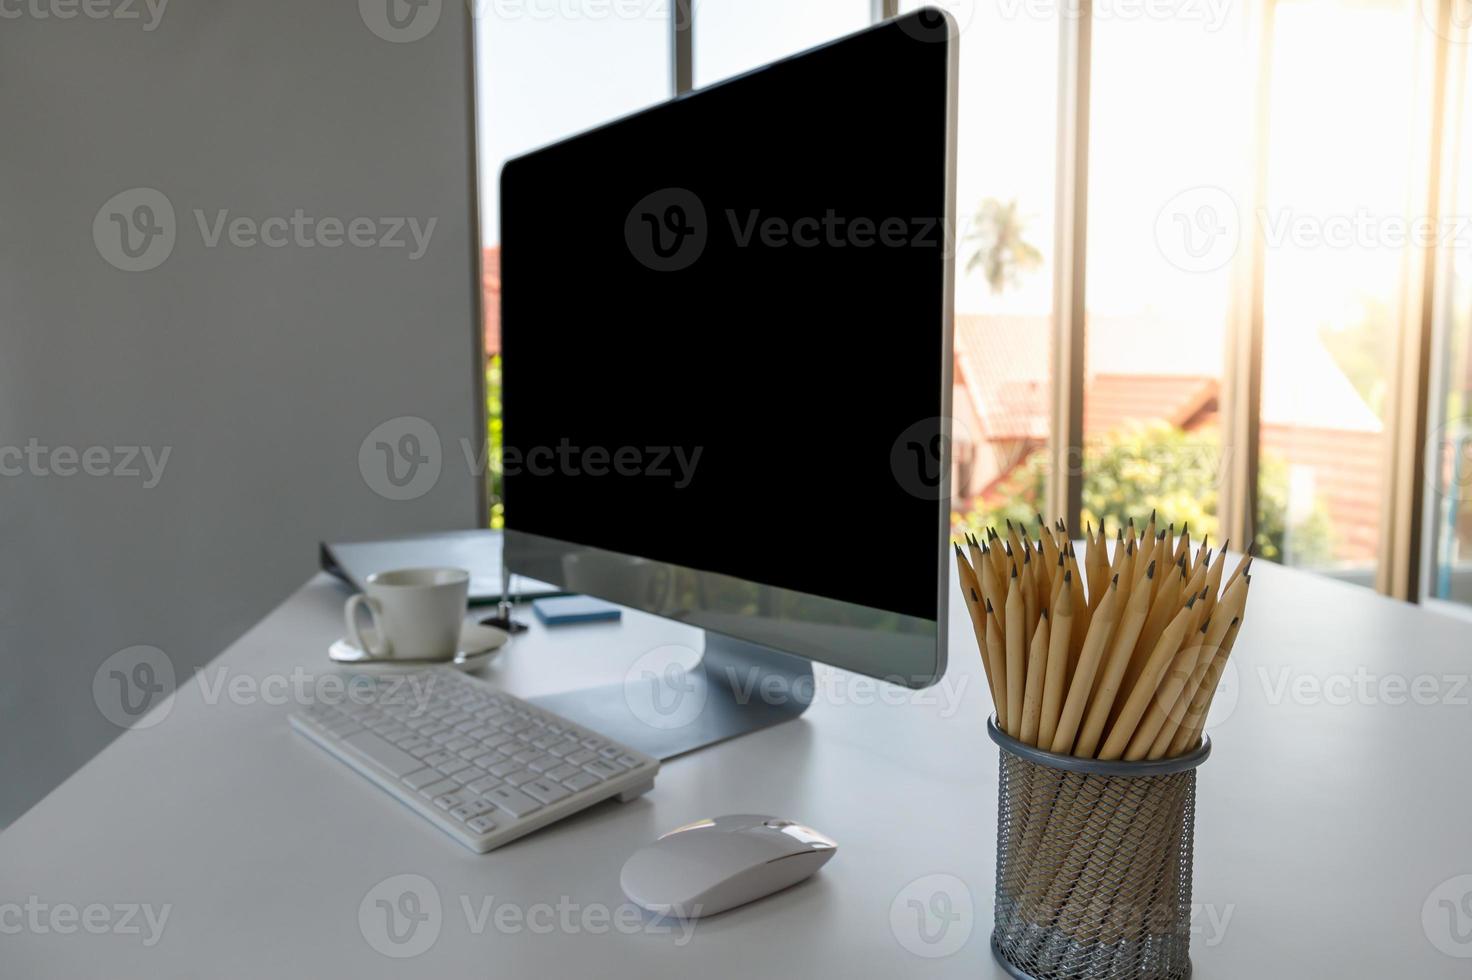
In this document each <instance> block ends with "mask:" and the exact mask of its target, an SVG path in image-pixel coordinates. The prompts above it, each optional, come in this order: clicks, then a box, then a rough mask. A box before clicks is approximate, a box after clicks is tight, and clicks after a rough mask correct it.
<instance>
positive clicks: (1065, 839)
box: [987, 720, 1211, 980]
mask: <svg viewBox="0 0 1472 980" xmlns="http://www.w3.org/2000/svg"><path fill="white" fill-rule="evenodd" d="M987 731H988V732H989V733H990V734H991V737H992V740H993V741H995V742H996V743H997V745H998V746H1000V747H1001V779H1000V784H999V789H998V801H997V803H998V809H997V896H996V924H995V928H994V930H993V932H992V954H993V955H994V956H995V957H996V959H997V961H998V962H999V963H1000V964H1001V965H1002V967H1003V968H1004V969H1005V970H1006V971H1007V972H1008V973H1009V974H1011V975H1012V976H1014V977H1019V978H1022V980H1083V978H1088V980H1143V978H1148V980H1184V978H1186V977H1189V976H1190V975H1191V959H1190V943H1191V936H1190V927H1191V859H1192V837H1193V833H1194V829H1195V816H1196V814H1195V809H1196V767H1197V766H1199V765H1201V763H1202V762H1204V761H1205V760H1206V757H1207V756H1208V755H1209V754H1210V753H1211V745H1210V742H1209V741H1207V740H1205V739H1203V740H1202V744H1201V747H1200V748H1199V749H1197V750H1196V751H1195V752H1193V753H1191V754H1190V755H1187V756H1182V757H1180V758H1177V759H1165V760H1161V761H1158V762H1099V761H1096V760H1092V759H1077V758H1074V757H1072V756H1063V755H1055V754H1053V753H1051V752H1044V751H1042V750H1041V749H1037V748H1034V747H1032V746H1030V745H1024V744H1023V743H1021V742H1019V741H1017V740H1016V739H1014V738H1012V737H1011V736H1009V735H1007V734H1006V733H1004V732H1002V731H1001V730H1000V729H998V728H997V726H996V723H995V720H991V721H988V723H987Z"/></svg>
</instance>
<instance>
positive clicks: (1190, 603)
mask: <svg viewBox="0 0 1472 980" xmlns="http://www.w3.org/2000/svg"><path fill="white" fill-rule="evenodd" d="M1194 605H1196V597H1195V596H1192V597H1191V598H1189V599H1187V600H1186V608H1187V609H1190V608H1191V607H1192V606H1194Z"/></svg>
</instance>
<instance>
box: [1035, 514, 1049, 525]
mask: <svg viewBox="0 0 1472 980" xmlns="http://www.w3.org/2000/svg"><path fill="white" fill-rule="evenodd" d="M1037 514H1038V527H1047V526H1048V522H1047V521H1045V520H1043V512H1042V511H1038V512H1037Z"/></svg>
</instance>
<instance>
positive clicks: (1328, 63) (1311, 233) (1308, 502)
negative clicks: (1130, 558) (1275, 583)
mask: <svg viewBox="0 0 1472 980" xmlns="http://www.w3.org/2000/svg"><path fill="white" fill-rule="evenodd" d="M1413 3H1414V0H1373V2H1361V0H1295V2H1279V3H1278V5H1277V13H1276V29H1275V36H1274V38H1273V46H1274V54H1273V65H1272V71H1273V75H1272V77H1273V82H1272V90H1271V95H1272V109H1271V113H1272V115H1271V127H1270V130H1269V134H1270V135H1269V138H1268V154H1269V161H1270V162H1269V169H1268V200H1267V210H1266V212H1265V213H1263V214H1261V215H1259V216H1258V220H1257V221H1256V222H1255V225H1256V227H1255V228H1254V229H1253V232H1254V233H1255V234H1259V235H1261V236H1263V242H1264V254H1265V255H1266V294H1265V299H1264V307H1263V355H1262V365H1263V366H1262V404H1261V416H1260V417H1261V422H1260V426H1261V429H1260V431H1261V435H1260V446H1261V448H1260V456H1261V461H1260V467H1259V473H1258V514H1257V519H1258V520H1257V523H1258V529H1259V540H1260V541H1264V540H1265V541H1266V542H1267V546H1266V548H1265V551H1264V554H1265V557H1268V558H1272V559H1273V560H1276V561H1282V562H1285V563H1287V564H1290V565H1302V566H1308V567H1312V568H1316V569H1320V570H1323V571H1326V572H1331V573H1332V574H1335V575H1337V576H1339V577H1342V578H1345V579H1348V580H1350V581H1354V582H1358V583H1361V584H1364V585H1369V584H1371V583H1372V582H1373V580H1374V574H1375V568H1376V562H1377V558H1378V554H1379V546H1380V541H1379V537H1380V520H1381V504H1382V499H1383V491H1382V487H1381V484H1382V481H1383V479H1384V473H1385V469H1386V466H1387V461H1388V459H1389V455H1388V445H1387V441H1386V436H1385V425H1384V418H1385V411H1386V405H1385V399H1386V395H1387V388H1388V383H1389V372H1390V371H1391V370H1392V365H1394V364H1395V346H1394V345H1395V343H1396V340H1397V338H1398V336H1399V333H1400V329H1401V326H1400V323H1399V321H1398V309H1397V308H1398V305H1399V302H1400V290H1401V286H1402V284H1401V267H1402V262H1403V257H1404V245H1405V242H1404V238H1403V236H1399V235H1397V229H1399V230H1401V231H1403V230H1404V228H1405V227H1406V222H1407V220H1408V217H1409V216H1408V215H1407V214H1406V207H1407V202H1408V201H1409V200H1410V193H1411V186H1412V178H1411V174H1410V172H1409V164H1410V161H1411V153H1410V151H1409V147H1410V146H1411V143H1412V140H1413V138H1414V136H1413V134H1412V133H1411V132H1410V129H1409V121H1410V119H1411V118H1412V117H1413V115H1414V114H1413V113H1412V112H1411V111H1410V106H1411V105H1412V100H1413V99H1414V95H1415V93H1414V81H1415V72H1414V70H1413V52H1414V38H1413V36H1412V33H1411V31H1412V26H1413V25H1414V24H1416V23H1418V21H1417V20H1416V19H1415V11H1414V10H1413V9H1412V8H1411V7H1408V6H1407V4H1413ZM1326 37H1332V38H1333V39H1334V43H1332V44H1326V43H1324V41H1325V38H1326Z"/></svg>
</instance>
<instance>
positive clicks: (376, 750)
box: [342, 732, 423, 776]
mask: <svg viewBox="0 0 1472 980" xmlns="http://www.w3.org/2000/svg"><path fill="white" fill-rule="evenodd" d="M342 741H343V744H344V745H346V746H348V747H349V748H351V749H353V750H354V751H356V752H358V753H360V754H362V755H365V756H367V757H368V758H369V759H371V760H373V762H374V763H376V764H377V765H378V766H380V767H381V768H383V769H386V770H388V772H389V774H390V775H393V776H407V775H408V774H409V773H411V772H413V771H414V770H416V769H422V768H423V763H421V762H420V761H419V760H418V759H416V758H414V757H413V756H412V755H410V754H409V753H407V752H405V751H404V750H403V749H401V748H399V747H398V746H397V745H394V744H393V743H392V742H389V741H388V740H386V739H384V738H383V737H381V736H379V735H375V734H373V733H372V732H358V733H357V734H356V735H352V736H350V737H348V738H345V739H343V740H342Z"/></svg>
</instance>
